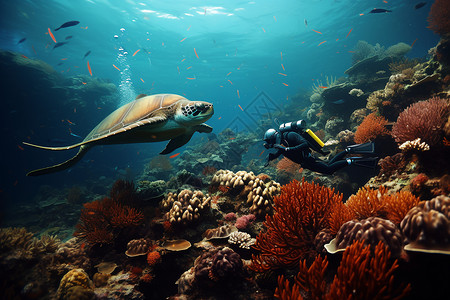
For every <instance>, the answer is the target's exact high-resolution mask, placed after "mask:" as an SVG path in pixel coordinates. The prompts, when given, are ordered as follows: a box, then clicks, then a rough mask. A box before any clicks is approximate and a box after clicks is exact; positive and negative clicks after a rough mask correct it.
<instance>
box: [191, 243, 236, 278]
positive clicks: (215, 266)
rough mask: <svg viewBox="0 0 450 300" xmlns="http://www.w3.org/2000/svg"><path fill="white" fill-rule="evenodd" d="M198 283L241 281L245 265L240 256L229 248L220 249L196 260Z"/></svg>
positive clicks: (195, 267)
mask: <svg viewBox="0 0 450 300" xmlns="http://www.w3.org/2000/svg"><path fill="white" fill-rule="evenodd" d="M194 272H195V280H196V281H200V282H201V281H208V282H210V281H213V282H224V281H234V280H240V279H241V278H242V275H243V263H242V260H241V257H240V255H239V254H237V253H236V252H234V251H233V250H232V249H231V248H228V247H219V248H215V249H211V250H209V251H208V252H205V253H203V254H202V255H200V257H198V258H197V259H196V260H195V265H194Z"/></svg>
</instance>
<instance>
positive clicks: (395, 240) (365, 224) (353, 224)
mask: <svg viewBox="0 0 450 300" xmlns="http://www.w3.org/2000/svg"><path fill="white" fill-rule="evenodd" d="M355 241H363V242H365V243H366V244H369V245H372V246H376V245H377V244H378V242H380V241H382V242H383V243H384V244H385V245H386V246H388V247H389V249H390V250H391V252H392V253H393V255H394V256H397V255H399V254H400V252H401V250H402V246H403V242H402V241H403V238H402V235H401V233H400V230H399V229H398V228H397V227H396V226H395V224H394V223H392V222H391V221H389V220H385V219H381V218H377V217H370V218H368V219H365V220H361V221H357V220H352V221H348V222H347V223H345V224H344V225H342V226H341V229H340V230H339V232H338V233H337V236H336V238H335V240H334V242H333V244H334V245H335V246H336V249H335V250H341V249H342V250H343V249H345V248H346V247H348V246H350V245H351V244H352V243H354V242H355ZM327 250H331V249H330V248H329V247H327Z"/></svg>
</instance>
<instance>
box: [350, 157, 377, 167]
mask: <svg viewBox="0 0 450 300" xmlns="http://www.w3.org/2000/svg"><path fill="white" fill-rule="evenodd" d="M348 159H350V161H351V164H352V165H355V166H360V167H365V168H370V169H375V168H376V167H377V165H378V157H349V158H348Z"/></svg>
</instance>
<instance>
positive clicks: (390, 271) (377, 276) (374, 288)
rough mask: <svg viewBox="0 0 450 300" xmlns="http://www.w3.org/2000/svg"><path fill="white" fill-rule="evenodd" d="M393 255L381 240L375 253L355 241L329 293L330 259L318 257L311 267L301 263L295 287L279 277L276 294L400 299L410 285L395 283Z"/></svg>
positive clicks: (330, 298)
mask: <svg viewBox="0 0 450 300" xmlns="http://www.w3.org/2000/svg"><path fill="white" fill-rule="evenodd" d="M390 257H391V254H390V252H389V250H388V248H387V247H386V246H384V245H383V243H382V242H379V243H378V245H377V246H376V247H375V250H374V252H373V253H372V252H371V250H370V246H365V245H364V242H355V243H354V244H352V245H351V246H349V247H348V248H347V249H346V250H345V252H344V254H343V255H342V261H341V263H340V265H339V267H338V269H337V274H336V275H335V277H334V280H333V282H332V283H331V286H330V288H329V291H328V292H327V285H326V283H325V270H326V267H327V265H328V261H327V258H326V257H325V258H322V257H321V256H317V257H316V260H315V261H314V263H313V264H312V265H311V267H310V268H309V269H308V268H307V267H306V263H305V261H303V262H300V271H299V273H298V274H297V276H296V277H295V282H294V284H293V285H292V287H291V286H290V284H289V281H287V280H285V279H284V277H283V276H280V277H279V278H278V287H277V289H276V290H275V297H277V298H279V299H285V300H288V299H301V298H299V297H298V296H300V290H304V291H305V292H306V293H308V295H309V297H308V299H326V300H336V299H400V298H402V297H404V296H406V295H407V294H408V293H409V292H410V290H411V286H410V285H409V284H408V285H407V286H400V287H398V286H396V283H395V282H394V271H395V270H396V269H397V268H398V266H399V265H398V263H397V260H395V261H394V262H392V263H391V261H390Z"/></svg>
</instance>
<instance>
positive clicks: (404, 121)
mask: <svg viewBox="0 0 450 300" xmlns="http://www.w3.org/2000/svg"><path fill="white" fill-rule="evenodd" d="M449 103H450V102H449V99H440V98H438V97H434V98H430V99H428V100H427V101H420V102H417V103H414V104H412V105H410V106H409V107H408V108H406V109H405V110H404V111H403V112H401V113H400V115H399V116H398V119H397V122H396V123H395V124H394V126H393V127H392V136H393V137H394V138H395V141H396V142H397V143H399V144H402V143H404V142H407V141H413V140H415V139H417V138H420V139H421V141H422V142H425V143H427V144H428V145H429V146H430V147H431V146H434V145H437V144H439V143H441V141H442V138H443V136H444V133H443V128H444V125H445V121H446V120H447V116H448V112H449Z"/></svg>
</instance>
